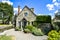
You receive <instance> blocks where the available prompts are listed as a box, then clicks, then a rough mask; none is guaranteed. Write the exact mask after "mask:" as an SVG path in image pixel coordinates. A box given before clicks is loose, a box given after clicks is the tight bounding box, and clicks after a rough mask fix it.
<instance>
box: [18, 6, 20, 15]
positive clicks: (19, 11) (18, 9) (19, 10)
mask: <svg viewBox="0 0 60 40" xmlns="http://www.w3.org/2000/svg"><path fill="white" fill-rule="evenodd" d="M19 14H20V6H18V15H19Z"/></svg>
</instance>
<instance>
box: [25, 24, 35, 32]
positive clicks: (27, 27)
mask: <svg viewBox="0 0 60 40" xmlns="http://www.w3.org/2000/svg"><path fill="white" fill-rule="evenodd" d="M33 27H34V26H30V25H28V26H26V27H25V29H29V30H30V31H32V29H33Z"/></svg>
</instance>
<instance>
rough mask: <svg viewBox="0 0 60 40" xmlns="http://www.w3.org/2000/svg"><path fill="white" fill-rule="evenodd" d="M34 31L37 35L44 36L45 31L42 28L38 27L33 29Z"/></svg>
mask: <svg viewBox="0 0 60 40" xmlns="http://www.w3.org/2000/svg"><path fill="white" fill-rule="evenodd" d="M32 33H33V34H34V35H36V36H42V35H43V32H42V31H41V30H40V29H37V28H35V29H33V30H32Z"/></svg>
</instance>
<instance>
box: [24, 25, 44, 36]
mask: <svg viewBox="0 0 60 40" xmlns="http://www.w3.org/2000/svg"><path fill="white" fill-rule="evenodd" d="M24 31H25V32H27V33H32V34H34V35H36V36H41V35H43V32H42V31H41V30H40V29H38V28H36V27H34V26H30V25H29V26H26V27H25V30H24Z"/></svg>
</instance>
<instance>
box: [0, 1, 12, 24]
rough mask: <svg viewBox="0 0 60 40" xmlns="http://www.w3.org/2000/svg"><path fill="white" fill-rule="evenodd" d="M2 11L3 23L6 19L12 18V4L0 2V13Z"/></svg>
mask: <svg viewBox="0 0 60 40" xmlns="http://www.w3.org/2000/svg"><path fill="white" fill-rule="evenodd" d="M1 13H2V20H3V24H4V23H5V22H6V21H7V20H8V21H11V20H12V16H13V6H12V5H9V4H8V3H2V2H0V14H1Z"/></svg>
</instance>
